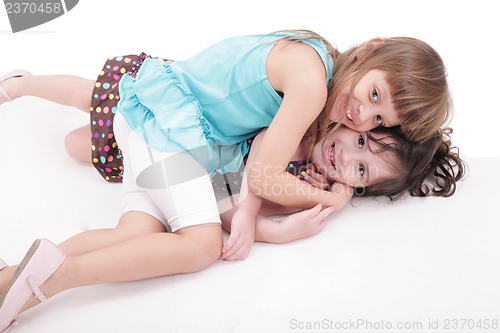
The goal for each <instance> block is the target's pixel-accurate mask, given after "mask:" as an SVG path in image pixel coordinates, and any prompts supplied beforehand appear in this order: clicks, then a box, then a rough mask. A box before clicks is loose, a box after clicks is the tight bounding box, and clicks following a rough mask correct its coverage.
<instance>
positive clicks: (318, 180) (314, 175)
mask: <svg viewBox="0 0 500 333" xmlns="http://www.w3.org/2000/svg"><path fill="white" fill-rule="evenodd" d="M316 171H317V169H316V166H315V165H314V164H312V163H309V164H307V176H305V177H304V180H305V181H306V182H308V183H309V184H311V185H312V186H314V187H317V188H320V189H322V190H327V191H328V190H329V189H330V185H332V182H331V181H329V180H328V179H326V177H325V176H323V175H322V174H320V173H318V172H316Z"/></svg>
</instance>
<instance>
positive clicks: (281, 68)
mask: <svg viewBox="0 0 500 333" xmlns="http://www.w3.org/2000/svg"><path fill="white" fill-rule="evenodd" d="M266 69H267V73H268V78H269V82H270V83H271V85H272V87H273V88H274V89H275V90H276V91H280V92H282V93H283V94H284V98H283V102H282V103H281V106H280V108H279V110H278V112H277V113H276V115H275V117H274V119H273V121H272V123H271V125H270V126H269V128H268V130H267V132H266V134H265V136H264V137H263V139H262V143H261V145H260V147H259V149H258V151H257V154H256V155H255V159H254V161H253V163H251V164H249V171H248V187H249V190H250V192H252V193H254V194H256V195H258V196H261V197H263V198H265V199H268V200H271V201H274V202H277V203H279V204H282V205H291V206H294V207H301V208H312V207H314V206H315V205H316V204H318V203H321V204H323V206H327V207H329V206H334V207H335V209H336V210H339V209H340V208H342V207H343V206H344V205H345V204H346V203H347V202H349V200H350V199H351V197H352V194H353V191H352V189H351V188H350V187H348V186H343V188H342V191H340V186H337V189H339V190H338V191H337V192H336V193H331V192H329V191H323V190H318V189H317V188H314V187H312V186H310V185H308V184H306V183H305V182H301V181H300V180H298V179H297V178H295V177H294V176H292V175H290V174H288V173H287V172H286V165H287V164H288V162H289V161H290V158H291V157H292V155H293V154H294V152H295V151H296V149H297V147H298V145H299V143H300V141H301V139H302V137H303V136H304V134H305V132H306V130H307V129H308V127H309V126H310V124H312V123H313V122H314V121H315V120H316V117H317V116H318V115H319V114H320V112H321V110H322V109H323V108H324V105H325V103H326V98H327V87H326V80H325V77H326V75H325V74H326V71H325V68H324V66H323V63H322V61H321V59H320V57H319V56H318V54H317V53H316V51H315V50H314V49H312V48H311V47H309V46H307V45H305V44H303V43H281V44H280V43H278V44H276V45H275V46H274V47H273V49H272V50H271V52H270V54H269V57H268V59H267V63H266ZM325 121H327V119H325ZM275 189H280V190H281V191H275Z"/></svg>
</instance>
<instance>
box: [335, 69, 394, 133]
mask: <svg viewBox="0 0 500 333" xmlns="http://www.w3.org/2000/svg"><path fill="white" fill-rule="evenodd" d="M349 91H350V86H349V85H348V86H346V87H344V89H342V91H341V92H340V94H339V96H338V97H337V99H336V100H335V104H334V105H333V108H332V110H331V112H330V120H331V121H338V120H339V118H340V117H341V116H342V115H343V114H344V113H345V112H346V111H347V113H346V115H345V116H344V117H343V118H342V120H341V121H342V123H343V124H344V125H346V126H347V127H349V128H351V129H353V130H355V131H358V132H366V131H369V130H372V129H374V128H376V127H379V126H383V127H392V126H397V125H401V120H400V119H399V114H398V112H397V111H396V109H395V108H394V106H393V103H392V98H391V95H390V92H389V85H388V84H387V82H386V80H385V74H384V71H382V70H379V69H371V70H369V71H368V72H367V73H366V74H365V75H364V76H363V77H362V78H361V79H360V80H359V82H358V84H357V85H356V87H355V88H354V91H353V93H352V98H351V104H350V105H349V110H346V103H347V99H348V97H349Z"/></svg>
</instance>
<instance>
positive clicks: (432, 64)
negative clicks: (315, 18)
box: [284, 30, 452, 142]
mask: <svg viewBox="0 0 500 333" xmlns="http://www.w3.org/2000/svg"><path fill="white" fill-rule="evenodd" d="M287 32H288V33H291V34H293V36H286V37H284V38H285V39H289V40H294V41H302V40H306V39H319V40H321V41H322V42H323V43H324V44H325V46H326V48H327V50H328V53H329V54H330V56H331V57H332V59H333V61H334V72H333V74H334V76H333V79H332V80H331V82H330V83H329V85H328V99H327V102H326V104H325V108H324V109H323V111H322V112H321V113H320V115H319V116H318V117H317V119H316V121H315V122H314V123H313V124H312V125H311V128H310V131H309V132H310V133H311V134H312V135H313V139H314V140H313V142H317V140H319V139H321V138H322V137H323V136H324V134H325V133H326V131H327V128H328V125H329V121H328V119H329V113H330V110H331V109H332V107H333V104H334V103H335V100H336V98H337V97H338V95H339V94H340V91H342V89H344V88H345V87H347V86H350V95H349V97H348V99H347V105H348V104H349V103H350V101H351V95H352V92H353V90H354V87H355V86H356V85H357V84H358V82H359V80H360V79H361V78H362V77H363V76H364V75H365V74H366V73H367V72H368V71H369V70H371V69H379V70H382V71H384V72H385V79H386V81H387V83H388V85H389V89H390V93H391V97H392V101H393V103H394V107H395V109H396V110H397V111H399V114H400V117H401V120H402V124H401V130H402V131H403V133H404V134H405V136H406V137H407V138H408V139H409V140H411V141H415V142H423V141H426V140H427V139H428V138H430V137H432V135H433V134H434V133H436V131H438V130H439V128H440V127H441V126H442V125H444V124H445V123H446V122H447V121H448V120H449V118H450V117H451V110H452V100H451V95H450V92H449V88H448V82H447V79H446V76H447V74H446V69H445V66H444V63H443V60H442V59H441V57H440V56H439V54H438V53H437V52H436V51H435V50H434V49H433V48H432V47H431V46H430V45H428V44H427V43H425V42H423V41H421V40H419V39H415V38H411V37H392V38H377V39H372V40H369V41H367V42H365V43H363V44H361V45H358V46H355V47H352V48H351V49H349V50H347V51H345V52H343V53H340V52H338V51H337V50H336V49H335V48H334V47H333V46H332V45H331V44H330V43H329V42H328V41H327V40H326V39H325V38H323V37H321V36H320V35H318V34H316V33H314V32H312V31H309V30H289V31H287ZM345 109H346V110H348V107H346V108H345ZM342 118H343V116H342ZM338 120H340V119H338ZM339 125H340V122H339Z"/></svg>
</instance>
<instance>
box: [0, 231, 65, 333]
mask: <svg viewBox="0 0 500 333" xmlns="http://www.w3.org/2000/svg"><path fill="white" fill-rule="evenodd" d="M65 258H66V255H65V254H64V253H63V252H62V251H61V250H60V249H59V248H58V247H57V246H56V245H55V244H54V243H52V242H50V241H48V240H46V239H38V240H36V241H35V242H34V243H33V245H32V246H31V248H30V249H29V251H28V253H27V254H26V256H25V257H24V259H23V261H22V262H21V264H20V265H19V267H18V268H17V270H16V272H15V273H14V276H13V277H12V279H11V280H10V282H9V283H8V284H7V287H5V290H4V291H3V292H2V294H1V295H0V332H2V333H4V332H7V331H8V330H9V329H10V328H11V327H12V326H14V325H17V323H18V321H17V319H18V313H19V310H21V307H22V306H23V305H24V303H26V301H27V300H28V298H29V297H30V296H31V295H33V294H34V295H35V297H36V298H38V299H39V300H40V302H45V301H46V300H47V297H45V295H44V294H43V292H42V291H41V290H40V286H41V285H42V284H43V283H44V282H45V281H47V279H48V278H49V277H51V276H52V274H54V272H55V271H57V269H58V268H59V267H60V266H61V264H62V263H63V261H64V259H65Z"/></svg>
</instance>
